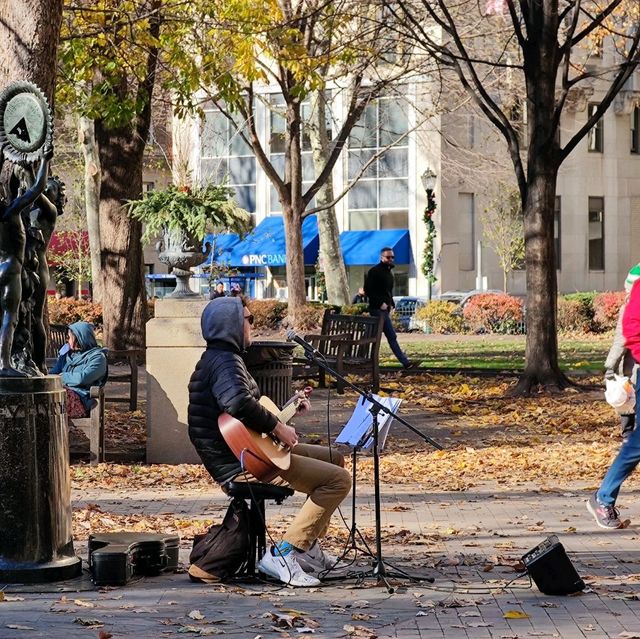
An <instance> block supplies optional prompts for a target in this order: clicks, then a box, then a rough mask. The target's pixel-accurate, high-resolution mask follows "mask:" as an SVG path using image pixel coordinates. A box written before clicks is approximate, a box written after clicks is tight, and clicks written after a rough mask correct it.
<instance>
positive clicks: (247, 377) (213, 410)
mask: <svg viewBox="0 0 640 639" xmlns="http://www.w3.org/2000/svg"><path fill="white" fill-rule="evenodd" d="M200 324H201V328H202V336H203V337H204V339H205V341H206V342H207V348H206V350H205V351H204V353H203V354H202V357H201V358H200V361H199V362H198V363H197V365H196V369H195V371H194V372H193V374H192V375H191V380H190V381H189V409H188V422H189V438H190V439H191V443H192V444H193V445H194V447H195V449H196V451H197V453H198V455H199V456H200V459H201V460H202V463H203V464H204V466H205V468H206V469H207V471H208V472H209V474H210V475H211V476H212V477H213V479H214V480H215V481H216V482H218V483H219V484H220V485H221V486H222V489H223V490H224V487H225V484H226V483H227V482H228V481H232V480H233V481H251V480H252V479H253V478H252V477H251V476H250V475H249V474H248V473H246V472H245V471H244V470H243V468H242V466H241V464H240V462H239V461H238V459H237V458H236V456H235V455H234V454H233V452H232V451H231V449H230V448H229V446H228V445H227V443H226V442H225V440H224V438H223V436H222V434H221V432H220V428H219V427H218V417H220V415H221V414H222V413H227V414H229V415H231V416H232V417H235V418H236V419H238V420H240V421H241V422H242V423H243V425H244V426H245V427H246V428H248V429H251V430H253V431H255V432H257V433H265V434H270V435H273V436H274V437H275V438H276V439H278V441H280V442H282V443H283V444H285V445H287V446H288V447H290V448H291V449H292V452H291V464H290V466H289V468H288V470H283V471H281V472H280V473H279V475H278V477H276V478H275V479H274V480H273V481H272V482H270V483H272V484H276V485H278V486H290V487H291V488H293V489H294V490H297V491H300V492H303V493H305V494H306V495H308V497H309V499H307V500H306V501H305V502H304V504H303V505H302V508H301V509H300V510H299V511H298V514H297V515H296V516H295V517H294V519H293V521H292V522H291V523H290V524H289V526H288V528H287V529H286V530H285V532H284V535H283V537H282V541H281V542H280V543H278V544H276V545H275V546H273V547H271V548H269V549H268V550H267V551H266V553H265V554H264V556H263V557H262V559H261V560H260V562H259V563H258V569H259V570H260V571H261V572H263V573H265V574H267V575H270V576H271V577H274V578H276V579H278V580H279V581H281V582H283V583H285V584H289V585H291V586H317V585H319V584H320V581H319V579H317V577H316V575H317V574H319V573H322V572H323V571H325V570H327V569H329V568H332V567H333V566H334V565H336V563H337V562H338V559H337V557H334V556H333V555H329V554H328V553H327V552H325V551H324V550H322V548H320V544H319V543H318V538H319V537H322V536H324V535H325V534H326V532H327V529H328V528H329V522H330V520H331V515H332V514H333V512H334V511H335V510H336V508H337V507H338V506H339V505H340V504H341V503H342V500H343V499H344V498H345V497H346V496H347V494H348V493H349V491H350V490H351V475H350V474H349V472H348V471H347V470H346V469H345V468H344V458H343V456H342V455H341V454H340V453H338V452H337V451H336V450H330V449H329V448H328V447H326V446H314V445H311V444H299V443H298V435H297V433H296V431H295V429H294V428H293V427H292V426H288V425H287V424H283V423H282V422H280V421H279V420H278V418H277V417H276V416H275V415H273V414H272V413H270V412H269V411H268V410H267V409H266V408H264V407H263V406H262V405H261V404H260V402H259V401H258V399H259V398H260V392H259V390H258V385H257V384H256V382H255V380H254V379H253V377H252V376H251V374H250V373H249V371H248V370H247V367H246V366H245V364H244V361H243V359H242V357H241V354H242V353H243V351H244V350H245V349H246V348H248V347H249V346H250V345H251V339H252V338H251V325H252V324H253V315H251V312H250V311H249V309H248V308H247V307H246V305H245V301H244V299H243V298H242V297H220V298H218V299H215V300H212V301H211V302H209V303H208V304H207V306H206V307H205V309H204V311H203V313H202V318H201V320H200ZM301 406H302V407H303V408H304V409H306V408H308V402H307V401H306V400H305V401H304V402H302V404H301ZM189 575H191V576H192V577H193V578H195V579H201V580H205V581H206V580H208V579H210V578H211V575H208V574H207V573H206V572H204V571H203V570H202V569H200V568H199V567H198V566H196V565H195V564H194V565H192V566H191V567H190V568H189Z"/></svg>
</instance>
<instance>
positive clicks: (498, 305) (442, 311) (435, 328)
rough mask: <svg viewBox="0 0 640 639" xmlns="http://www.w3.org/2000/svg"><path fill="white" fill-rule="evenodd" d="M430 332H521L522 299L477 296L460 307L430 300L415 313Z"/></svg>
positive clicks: (491, 294)
mask: <svg viewBox="0 0 640 639" xmlns="http://www.w3.org/2000/svg"><path fill="white" fill-rule="evenodd" d="M415 317H416V320H418V321H421V320H422V321H423V322H424V324H425V327H428V328H429V330H430V331H431V332H432V333H499V334H503V335H505V334H514V333H522V332H523V330H524V310H523V307H522V300H520V299H519V298H517V297H513V296H511V295H500V294H496V293H481V294H480V295H475V296H474V297H472V298H471V299H470V300H469V301H468V302H467V304H465V306H464V308H462V309H461V308H460V306H459V305H458V304H454V303H452V302H445V301H443V300H433V301H431V302H429V303H428V304H426V305H425V306H423V307H421V308H419V309H418V310H417V311H416V316H415Z"/></svg>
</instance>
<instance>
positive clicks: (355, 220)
mask: <svg viewBox="0 0 640 639" xmlns="http://www.w3.org/2000/svg"><path fill="white" fill-rule="evenodd" d="M408 130H409V121H408V117H407V107H406V104H405V103H403V102H402V101H400V100H397V99H395V98H390V97H381V98H378V99H377V100H375V101H374V102H372V103H371V104H369V105H368V106H367V107H366V109H365V110H364V113H363V114H362V116H361V117H360V120H359V121H358V123H357V124H356V126H354V127H353V130H352V131H351V134H350V136H349V150H348V152H347V158H346V162H347V179H348V180H350V181H354V180H355V179H356V178H357V176H358V175H359V173H360V172H361V171H362V170H363V169H364V167H365V166H366V167H367V168H366V169H365V170H364V173H362V176H361V177H360V178H359V179H358V181H357V182H356V184H354V185H353V187H352V188H351V190H350V191H349V195H348V202H349V204H348V206H349V228H350V229H351V230H352V231H355V230H372V229H406V228H407V227H408V226H409V146H408V144H409V142H408V136H407V135H406V133H407V132H408ZM385 149H386V150H385ZM369 162H370V164H368V165H367V163H369Z"/></svg>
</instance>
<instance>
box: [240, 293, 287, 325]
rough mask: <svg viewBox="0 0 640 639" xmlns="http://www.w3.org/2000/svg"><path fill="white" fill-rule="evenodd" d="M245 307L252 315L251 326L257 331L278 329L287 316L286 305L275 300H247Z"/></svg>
mask: <svg viewBox="0 0 640 639" xmlns="http://www.w3.org/2000/svg"><path fill="white" fill-rule="evenodd" d="M247 307H248V309H249V310H250V311H251V314H252V315H253V325H254V327H255V328H257V329H259V328H268V329H274V328H278V327H279V325H280V322H281V321H282V319H283V318H284V316H285V315H286V314H287V305H286V303H285V302H278V301H276V300H249V301H248V302H247Z"/></svg>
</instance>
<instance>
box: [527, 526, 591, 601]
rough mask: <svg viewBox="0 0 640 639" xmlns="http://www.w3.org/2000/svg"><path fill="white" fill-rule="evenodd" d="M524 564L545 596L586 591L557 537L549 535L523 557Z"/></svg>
mask: <svg viewBox="0 0 640 639" xmlns="http://www.w3.org/2000/svg"><path fill="white" fill-rule="evenodd" d="M522 563H523V564H524V565H525V567H526V568H527V572H528V573H529V575H530V576H531V578H532V579H533V581H534V582H535V584H536V586H538V590H540V592H542V593H544V594H545V595H571V594H573V593H575V592H579V591H580V590H584V589H585V583H584V581H582V579H581V578H580V575H578V573H577V571H576V569H575V568H574V567H573V564H572V563H571V560H570V559H569V557H568V556H567V553H566V551H565V549H564V546H563V545H562V544H561V543H560V542H559V541H558V538H557V537H556V536H555V535H549V537H547V538H546V539H545V540H544V541H543V542H541V543H539V544H538V545H537V546H536V547H535V548H533V549H531V550H530V551H529V552H527V553H526V554H525V555H523V556H522Z"/></svg>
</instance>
